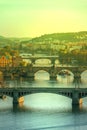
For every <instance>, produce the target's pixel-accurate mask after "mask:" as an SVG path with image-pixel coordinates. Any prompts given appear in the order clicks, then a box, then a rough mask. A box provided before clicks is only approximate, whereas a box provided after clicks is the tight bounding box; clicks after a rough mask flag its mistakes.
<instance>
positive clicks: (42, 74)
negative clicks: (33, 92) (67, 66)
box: [34, 69, 50, 80]
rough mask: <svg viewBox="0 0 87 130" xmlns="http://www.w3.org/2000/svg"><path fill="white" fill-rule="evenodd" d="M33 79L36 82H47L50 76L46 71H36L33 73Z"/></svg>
mask: <svg viewBox="0 0 87 130" xmlns="http://www.w3.org/2000/svg"><path fill="white" fill-rule="evenodd" d="M34 77H35V79H36V80H49V78H50V74H49V72H48V71H46V70H43V69H41V70H38V71H36V72H35V73H34Z"/></svg>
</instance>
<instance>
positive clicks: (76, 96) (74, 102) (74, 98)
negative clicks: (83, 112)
mask: <svg viewBox="0 0 87 130" xmlns="http://www.w3.org/2000/svg"><path fill="white" fill-rule="evenodd" d="M72 105H79V93H78V91H76V90H75V91H73V95H72Z"/></svg>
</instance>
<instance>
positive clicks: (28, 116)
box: [0, 72, 87, 130]
mask: <svg viewBox="0 0 87 130" xmlns="http://www.w3.org/2000/svg"><path fill="white" fill-rule="evenodd" d="M86 79H87V77H86V74H85V73H84V74H83V75H82V83H81V84H79V85H76V84H73V83H72V81H73V76H72V75H71V76H69V77H67V76H65V77H61V76H58V80H56V81H50V80H49V75H48V73H45V72H38V73H37V74H36V79H35V81H21V82H20V86H21V87H24V86H25V87H54V88H55V87H76V86H77V87H86V84H87V82H86ZM8 84H9V87H13V86H17V87H18V86H19V84H17V81H16V80H14V81H8ZM71 103H72V101H71V99H69V98H67V97H64V96H61V95H57V94H52V93H37V94H32V95H28V96H25V97H24V103H23V104H22V103H21V104H19V105H18V106H16V107H13V104H12V98H10V97H6V99H3V100H2V99H0V130H86V129H87V98H84V99H83V103H82V105H80V106H79V110H77V109H76V111H73V109H72V105H71Z"/></svg>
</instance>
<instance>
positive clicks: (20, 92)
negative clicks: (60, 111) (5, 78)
mask: <svg viewBox="0 0 87 130" xmlns="http://www.w3.org/2000/svg"><path fill="white" fill-rule="evenodd" d="M34 93H55V94H59V95H63V96H66V97H69V98H71V99H72V105H78V104H79V100H80V99H81V98H84V97H86V96H87V88H42V87H41V88H40V87H37V88H35V87H32V88H21V87H19V88H0V95H7V96H10V97H12V98H13V104H17V103H18V99H19V98H20V97H22V96H25V95H29V94H34Z"/></svg>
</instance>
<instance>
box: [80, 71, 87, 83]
mask: <svg viewBox="0 0 87 130" xmlns="http://www.w3.org/2000/svg"><path fill="white" fill-rule="evenodd" d="M81 81H82V82H83V83H85V84H86V83H87V70H85V71H83V72H82V74H81Z"/></svg>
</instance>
